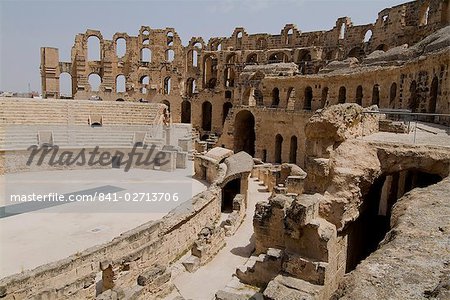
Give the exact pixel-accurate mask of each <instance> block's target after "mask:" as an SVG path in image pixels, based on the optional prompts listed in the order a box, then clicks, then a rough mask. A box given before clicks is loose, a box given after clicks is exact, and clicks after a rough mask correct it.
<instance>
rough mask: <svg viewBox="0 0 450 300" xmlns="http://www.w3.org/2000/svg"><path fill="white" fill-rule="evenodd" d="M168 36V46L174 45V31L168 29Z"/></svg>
mask: <svg viewBox="0 0 450 300" xmlns="http://www.w3.org/2000/svg"><path fill="white" fill-rule="evenodd" d="M166 38H167V46H169V47H170V46H173V40H174V38H173V32H172V31H168V32H167V34H166Z"/></svg>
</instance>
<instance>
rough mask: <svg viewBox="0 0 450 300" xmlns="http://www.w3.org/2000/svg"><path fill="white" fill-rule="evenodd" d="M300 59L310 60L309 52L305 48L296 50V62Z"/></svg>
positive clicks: (300, 60)
mask: <svg viewBox="0 0 450 300" xmlns="http://www.w3.org/2000/svg"><path fill="white" fill-rule="evenodd" d="M302 61H311V53H310V52H309V51H308V50H306V49H303V50H300V51H299V52H298V57H297V63H300V62H302Z"/></svg>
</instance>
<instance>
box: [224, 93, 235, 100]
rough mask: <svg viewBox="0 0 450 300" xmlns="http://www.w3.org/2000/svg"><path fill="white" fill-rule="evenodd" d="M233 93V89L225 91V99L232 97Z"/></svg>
mask: <svg viewBox="0 0 450 300" xmlns="http://www.w3.org/2000/svg"><path fill="white" fill-rule="evenodd" d="M232 95H233V94H232V93H231V91H225V99H231V97H232Z"/></svg>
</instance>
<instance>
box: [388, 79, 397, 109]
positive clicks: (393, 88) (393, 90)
mask: <svg viewBox="0 0 450 300" xmlns="http://www.w3.org/2000/svg"><path fill="white" fill-rule="evenodd" d="M396 97H397V84H396V83H395V82H393V83H392V84H391V88H390V90H389V107H390V108H395V98H396Z"/></svg>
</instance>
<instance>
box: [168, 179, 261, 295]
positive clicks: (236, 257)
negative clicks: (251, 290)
mask: <svg viewBox="0 0 450 300" xmlns="http://www.w3.org/2000/svg"><path fill="white" fill-rule="evenodd" d="M259 184H260V183H259V182H258V181H256V179H254V178H250V182H249V199H248V207H247V214H246V217H245V220H244V222H243V223H242V224H241V226H240V227H239V229H238V230H237V231H236V233H235V234H234V235H233V236H230V237H226V238H225V241H226V246H225V247H224V248H222V250H220V252H219V253H218V254H217V255H216V256H215V257H214V258H213V260H211V261H210V262H209V263H208V264H206V265H205V266H202V267H200V268H199V269H198V270H197V271H196V272H194V273H189V272H187V271H185V270H183V271H181V272H179V273H177V272H173V273H172V276H173V278H172V281H173V282H174V284H175V286H176V289H175V291H173V292H172V293H171V294H170V295H169V296H167V297H166V300H172V299H174V298H175V297H176V296H182V297H184V298H185V299H195V300H210V299H214V295H215V293H216V292H217V291H218V290H220V289H223V288H225V286H226V285H227V284H228V283H229V282H230V281H231V280H232V275H233V274H234V273H235V271H236V267H238V266H240V265H244V264H245V263H246V262H247V260H248V259H249V257H250V255H251V253H252V252H253V250H254V240H253V237H252V235H253V215H254V212H255V204H256V203H257V202H259V201H262V200H267V199H268V197H269V193H266V192H259V191H258V189H262V186H261V185H259ZM183 259H184V258H182V259H180V261H179V262H178V263H176V264H175V266H174V269H177V268H179V264H180V262H181V261H183ZM181 268H183V267H182V266H181Z"/></svg>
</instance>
